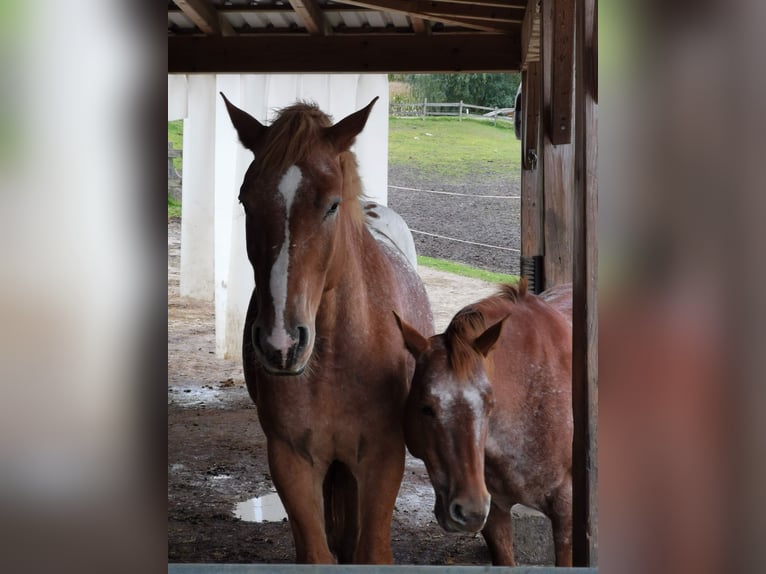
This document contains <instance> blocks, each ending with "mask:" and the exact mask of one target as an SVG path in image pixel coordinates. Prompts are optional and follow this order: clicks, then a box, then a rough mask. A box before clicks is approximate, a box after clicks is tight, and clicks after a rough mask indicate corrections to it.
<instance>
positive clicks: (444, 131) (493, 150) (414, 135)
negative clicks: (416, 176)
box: [388, 117, 521, 179]
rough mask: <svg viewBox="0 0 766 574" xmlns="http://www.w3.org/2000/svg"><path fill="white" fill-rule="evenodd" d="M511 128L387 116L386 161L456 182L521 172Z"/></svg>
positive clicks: (518, 148)
mask: <svg viewBox="0 0 766 574" xmlns="http://www.w3.org/2000/svg"><path fill="white" fill-rule="evenodd" d="M512 127H513V126H512V125H510V124H505V123H503V122H497V126H493V125H492V123H491V122H487V121H483V120H469V119H463V121H462V122H461V121H458V119H457V118H453V117H442V118H430V117H429V118H426V119H425V120H424V119H422V118H390V119H389V122H388V161H389V163H391V164H398V165H407V166H411V167H414V168H417V169H418V170H420V171H421V172H422V173H423V174H424V175H426V176H431V175H433V176H439V177H444V176H447V177H452V178H458V179H466V178H471V177H476V175H477V174H482V175H483V176H492V175H493V174H508V173H509V172H516V173H520V172H521V144H520V142H519V141H518V140H517V139H516V136H515V135H514V132H513V129H512Z"/></svg>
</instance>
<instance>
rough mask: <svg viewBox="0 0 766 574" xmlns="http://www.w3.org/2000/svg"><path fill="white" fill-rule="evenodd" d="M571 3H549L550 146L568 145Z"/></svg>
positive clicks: (565, 0)
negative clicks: (550, 25)
mask: <svg viewBox="0 0 766 574" xmlns="http://www.w3.org/2000/svg"><path fill="white" fill-rule="evenodd" d="M574 24H575V18H574V0H554V1H553V30H552V32H553V54H552V55H551V58H552V60H551V62H552V65H553V67H552V70H551V75H552V91H551V115H550V121H549V128H550V138H551V142H552V143H553V145H561V144H568V143H569V142H571V141H572V90H573V85H574V84H573V75H574V31H575V28H574Z"/></svg>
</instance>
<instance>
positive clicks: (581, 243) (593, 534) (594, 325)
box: [572, 0, 598, 566]
mask: <svg viewBox="0 0 766 574" xmlns="http://www.w3.org/2000/svg"><path fill="white" fill-rule="evenodd" d="M594 12H595V0H577V33H576V37H577V45H576V62H577V66H576V69H577V73H576V80H575V81H576V88H575V98H576V100H575V147H576V154H575V166H576V169H575V186H574V196H575V197H574V206H573V214H574V233H573V237H572V251H573V283H574V285H573V288H574V301H573V307H572V311H573V316H572V337H573V339H572V405H573V411H574V413H573V414H574V443H573V447H574V451H573V455H574V459H573V462H574V464H573V468H572V479H573V491H574V492H573V500H572V503H573V522H574V524H575V528H574V532H573V539H572V542H573V548H572V550H573V565H574V566H596V565H598V296H597V294H598V244H597V213H598V163H597V161H598V107H597V105H596V102H595V100H594V99H593V90H592V87H593V84H594V81H595V77H596V76H595V69H594V65H593V62H594V60H593V58H592V48H593V38H594V37H595V33H596V25H595V14H594Z"/></svg>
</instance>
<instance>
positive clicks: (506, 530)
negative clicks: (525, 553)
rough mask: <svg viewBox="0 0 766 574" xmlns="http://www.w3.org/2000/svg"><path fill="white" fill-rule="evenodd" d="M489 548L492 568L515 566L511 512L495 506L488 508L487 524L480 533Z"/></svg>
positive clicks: (493, 504)
mask: <svg viewBox="0 0 766 574" xmlns="http://www.w3.org/2000/svg"><path fill="white" fill-rule="evenodd" d="M481 533H482V535H483V536H484V540H485V541H486V542H487V546H488V547H489V554H490V556H492V564H493V565H494V566H515V565H516V560H515V558H514V556H513V519H512V518H511V511H510V510H507V509H504V508H501V507H499V506H497V505H496V504H495V503H492V505H491V506H490V508H489V516H488V517H487V523H486V524H485V525H484V528H483V529H482V531H481Z"/></svg>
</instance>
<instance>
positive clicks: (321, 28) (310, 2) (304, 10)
mask: <svg viewBox="0 0 766 574" xmlns="http://www.w3.org/2000/svg"><path fill="white" fill-rule="evenodd" d="M289 1H290V6H292V7H293V10H295V13H296V14H297V15H298V18H300V20H301V22H303V27H304V28H306V30H308V32H309V34H316V35H319V36H325V35H327V34H329V33H330V32H331V27H330V24H329V22H327V20H326V19H325V17H324V14H323V13H322V9H321V8H320V7H319V4H317V1H316V0H289Z"/></svg>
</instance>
